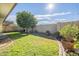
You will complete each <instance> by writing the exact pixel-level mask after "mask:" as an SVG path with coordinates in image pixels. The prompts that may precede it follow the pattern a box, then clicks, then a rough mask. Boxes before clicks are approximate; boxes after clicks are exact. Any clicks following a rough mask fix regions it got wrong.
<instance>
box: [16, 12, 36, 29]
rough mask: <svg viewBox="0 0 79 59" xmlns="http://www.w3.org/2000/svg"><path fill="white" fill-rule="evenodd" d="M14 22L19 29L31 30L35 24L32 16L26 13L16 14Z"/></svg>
mask: <svg viewBox="0 0 79 59" xmlns="http://www.w3.org/2000/svg"><path fill="white" fill-rule="evenodd" d="M16 21H17V24H18V25H19V26H20V27H22V28H27V29H28V28H32V27H33V26H35V25H36V23H37V21H36V18H35V17H34V15H32V14H31V13H30V12H26V11H22V12H18V13H17V16H16Z"/></svg>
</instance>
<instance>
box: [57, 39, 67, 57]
mask: <svg viewBox="0 0 79 59" xmlns="http://www.w3.org/2000/svg"><path fill="white" fill-rule="evenodd" d="M57 43H58V45H59V56H66V52H65V50H64V48H63V45H62V43H61V42H60V41H58V40H57Z"/></svg>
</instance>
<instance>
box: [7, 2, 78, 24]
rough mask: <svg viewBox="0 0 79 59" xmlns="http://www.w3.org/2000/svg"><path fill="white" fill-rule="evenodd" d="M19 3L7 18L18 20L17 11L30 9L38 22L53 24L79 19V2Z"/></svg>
mask: <svg viewBox="0 0 79 59" xmlns="http://www.w3.org/2000/svg"><path fill="white" fill-rule="evenodd" d="M51 5H52V6H51V7H50V6H49V4H48V3H23V4H22V3H19V4H17V5H16V6H15V8H14V9H13V11H12V12H11V13H10V15H9V16H8V18H7V20H10V21H14V22H16V13H17V12H20V11H24V10H25V11H29V12H31V13H32V14H34V15H35V17H36V18H37V20H38V24H52V23H57V22H64V21H75V20H79V4H78V3H58V4H55V3H52V4H51Z"/></svg>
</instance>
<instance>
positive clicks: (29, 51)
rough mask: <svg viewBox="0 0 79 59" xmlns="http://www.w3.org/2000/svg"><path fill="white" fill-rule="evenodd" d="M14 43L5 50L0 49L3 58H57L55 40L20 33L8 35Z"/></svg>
mask: <svg viewBox="0 0 79 59" xmlns="http://www.w3.org/2000/svg"><path fill="white" fill-rule="evenodd" d="M6 34H7V35H8V36H9V37H10V38H11V39H12V41H13V43H12V44H11V45H10V46H9V47H7V48H4V49H1V48H0V55H3V56H57V55H58V49H59V47H58V44H57V42H56V41H55V40H51V39H47V38H43V37H39V36H35V35H32V34H30V35H26V34H22V33H19V32H11V33H6Z"/></svg>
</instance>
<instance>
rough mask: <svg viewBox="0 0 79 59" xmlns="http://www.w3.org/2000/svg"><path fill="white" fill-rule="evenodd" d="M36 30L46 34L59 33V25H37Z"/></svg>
mask: <svg viewBox="0 0 79 59" xmlns="http://www.w3.org/2000/svg"><path fill="white" fill-rule="evenodd" d="M34 30H37V31H39V32H44V33H45V32H46V31H50V32H51V33H53V32H56V31H57V25H56V24H48V25H37V26H36V27H35V29H34Z"/></svg>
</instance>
